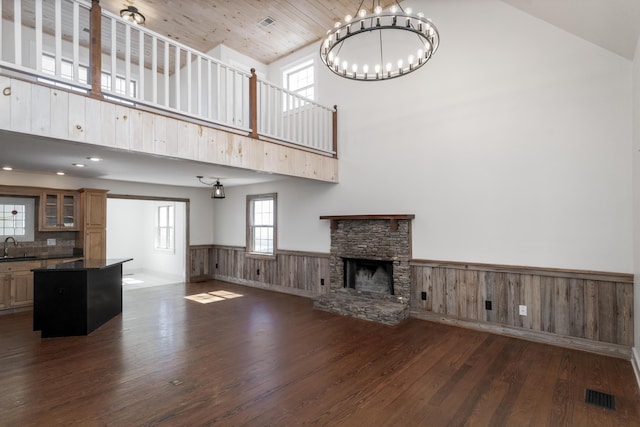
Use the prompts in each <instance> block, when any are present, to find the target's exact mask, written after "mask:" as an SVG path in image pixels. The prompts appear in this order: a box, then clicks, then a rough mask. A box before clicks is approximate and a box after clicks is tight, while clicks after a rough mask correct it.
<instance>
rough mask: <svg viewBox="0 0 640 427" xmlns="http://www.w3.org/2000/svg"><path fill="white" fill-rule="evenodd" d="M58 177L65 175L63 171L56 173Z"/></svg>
mask: <svg viewBox="0 0 640 427" xmlns="http://www.w3.org/2000/svg"><path fill="white" fill-rule="evenodd" d="M56 175H60V176H62V175H64V172H62V171H60V172H56Z"/></svg>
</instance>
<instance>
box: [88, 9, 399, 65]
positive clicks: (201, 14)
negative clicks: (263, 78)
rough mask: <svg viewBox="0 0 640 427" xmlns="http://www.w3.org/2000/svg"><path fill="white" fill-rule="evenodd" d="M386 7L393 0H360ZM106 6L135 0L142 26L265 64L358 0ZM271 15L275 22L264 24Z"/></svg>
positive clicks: (316, 34)
mask: <svg viewBox="0 0 640 427" xmlns="http://www.w3.org/2000/svg"><path fill="white" fill-rule="evenodd" d="M378 3H380V5H381V6H383V7H386V6H388V5H391V4H394V3H395V1H393V0H379V1H378V0H364V2H363V7H364V8H366V9H368V10H371V8H372V6H373V4H376V5H377V4H378ZM100 5H101V6H102V8H103V9H105V10H108V11H109V12H112V13H115V14H119V11H120V9H123V8H126V7H127V6H135V7H137V8H138V10H139V11H140V13H142V14H143V15H144V16H145V18H146V23H145V27H146V28H148V29H150V30H152V31H155V32H157V33H159V34H162V35H165V36H168V37H170V38H172V39H174V40H177V41H179V42H180V43H182V44H184V45H187V46H189V47H192V48H194V49H196V50H199V51H201V52H205V53H206V52H209V51H210V50H211V49H213V48H215V47H216V46H218V45H219V44H224V45H225V46H228V47H230V48H232V49H234V50H236V51H238V52H240V53H243V54H245V55H247V56H249V57H251V58H254V59H257V60H258V61H260V62H263V63H265V64H269V63H271V62H273V61H275V60H276V59H278V58H281V57H283V56H286V55H288V54H290V53H291V52H294V51H296V50H298V49H300V48H302V47H304V46H307V45H308V44H310V43H315V42H319V40H320V38H322V36H323V35H324V34H325V33H326V31H327V30H328V29H329V28H331V27H332V26H333V24H334V22H335V21H337V20H342V19H344V16H345V15H348V14H350V15H355V13H356V12H357V10H358V6H359V5H360V0H322V1H317V0H215V1H207V0H177V1H176V0H147V1H141V0H135V1H122V0H101V1H100ZM267 17H270V18H272V19H273V20H274V21H275V22H274V23H273V24H271V25H269V26H266V27H265V26H262V25H261V24H260V22H261V21H262V20H264V19H265V18H267ZM318 48H319V46H318Z"/></svg>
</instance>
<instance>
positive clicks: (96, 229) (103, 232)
mask: <svg viewBox="0 0 640 427" xmlns="http://www.w3.org/2000/svg"><path fill="white" fill-rule="evenodd" d="M107 191H109V190H98V189H92V188H83V189H81V190H80V214H81V215H80V217H81V222H80V224H81V227H82V230H81V231H80V233H78V234H79V236H78V240H79V243H78V246H79V247H81V248H82V249H83V254H84V259H105V258H106V257H107Z"/></svg>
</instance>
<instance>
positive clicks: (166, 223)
mask: <svg viewBox="0 0 640 427" xmlns="http://www.w3.org/2000/svg"><path fill="white" fill-rule="evenodd" d="M174 229H175V216H174V207H173V205H165V206H158V218H157V226H156V249H161V250H169V251H173V250H174V242H175V234H174Z"/></svg>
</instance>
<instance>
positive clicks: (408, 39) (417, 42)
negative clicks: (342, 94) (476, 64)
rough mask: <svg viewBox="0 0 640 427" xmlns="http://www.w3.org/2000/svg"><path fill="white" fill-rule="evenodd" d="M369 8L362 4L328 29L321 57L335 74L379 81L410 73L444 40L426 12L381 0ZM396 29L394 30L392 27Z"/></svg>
mask: <svg viewBox="0 0 640 427" xmlns="http://www.w3.org/2000/svg"><path fill="white" fill-rule="evenodd" d="M375 2H376V0H373V5H372V10H371V12H368V11H367V10H366V9H363V8H362V4H363V3H364V0H362V1H361V2H360V6H358V13H357V14H356V16H355V17H353V16H351V15H347V16H345V18H344V23H343V22H336V24H335V25H334V28H332V29H330V30H329V31H327V35H326V36H325V37H324V38H323V39H322V44H321V46H320V59H321V60H322V62H324V64H325V65H326V66H327V67H328V68H329V69H330V70H331V71H332V72H333V73H335V74H337V75H339V76H340V77H345V78H348V79H352V80H361V81H377V80H387V79H393V78H396V77H401V76H404V75H406V74H409V73H411V72H413V71H415V70H417V69H418V68H420V67H422V66H423V65H424V64H426V63H427V61H429V59H431V57H432V56H433V54H434V53H435V51H436V50H437V49H438V45H439V44H440V36H439V34H438V29H437V28H436V26H435V25H434V24H433V23H432V22H431V20H429V19H427V18H425V17H424V14H423V13H413V11H412V10H411V9H410V8H406V9H403V8H402V6H400V4H399V3H398V2H397V1H396V4H395V5H393V6H391V7H390V8H389V9H388V10H386V11H383V10H382V7H381V6H380V0H378V4H377V5H375ZM392 30H393V31H392Z"/></svg>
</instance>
